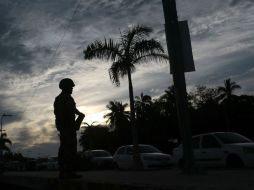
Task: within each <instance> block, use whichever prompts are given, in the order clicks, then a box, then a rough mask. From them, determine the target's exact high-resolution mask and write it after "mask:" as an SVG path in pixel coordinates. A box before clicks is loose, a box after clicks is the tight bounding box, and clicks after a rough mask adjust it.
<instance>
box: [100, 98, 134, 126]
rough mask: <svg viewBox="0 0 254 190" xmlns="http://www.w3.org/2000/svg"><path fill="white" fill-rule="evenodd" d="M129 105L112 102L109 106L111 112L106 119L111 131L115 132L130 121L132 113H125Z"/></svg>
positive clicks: (106, 115)
mask: <svg viewBox="0 0 254 190" xmlns="http://www.w3.org/2000/svg"><path fill="white" fill-rule="evenodd" d="M127 106H128V104H123V103H122V102H118V101H115V100H114V101H110V102H109V103H108V104H107V106H106V107H107V108H108V109H109V110H110V112H109V113H107V114H105V115H104V118H107V121H106V122H107V123H108V124H109V127H110V129H111V130H115V129H116V128H118V127H120V126H121V124H123V123H124V122H129V121H130V112H129V111H125V109H126V108H127Z"/></svg>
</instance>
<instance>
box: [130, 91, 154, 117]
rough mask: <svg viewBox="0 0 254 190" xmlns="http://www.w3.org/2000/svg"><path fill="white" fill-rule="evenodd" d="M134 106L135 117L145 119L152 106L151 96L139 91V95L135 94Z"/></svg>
mask: <svg viewBox="0 0 254 190" xmlns="http://www.w3.org/2000/svg"><path fill="white" fill-rule="evenodd" d="M134 106H135V111H136V117H137V118H143V119H147V117H148V116H149V115H148V114H149V113H150V111H151V106H152V98H151V96H149V95H144V94H143V93H141V94H140V96H135V101H134Z"/></svg>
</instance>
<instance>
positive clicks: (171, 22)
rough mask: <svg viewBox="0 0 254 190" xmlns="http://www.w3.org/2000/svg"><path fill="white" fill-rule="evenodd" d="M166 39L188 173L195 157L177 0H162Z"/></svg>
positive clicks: (184, 161)
mask: <svg viewBox="0 0 254 190" xmlns="http://www.w3.org/2000/svg"><path fill="white" fill-rule="evenodd" d="M162 4H163V11H164V18H165V32H166V41H167V47H168V53H169V60H170V64H171V69H172V71H171V73H172V74H173V82H174V90H175V99H176V107H177V116H178V124H179V128H180V134H181V138H182V145H183V169H184V172H185V173H186V174H192V173H193V172H194V159H193V152H192V142H191V129H190V118H189V111H188V101H187V92H186V82H185V75H184V58H183V47H182V39H181V35H180V29H179V22H178V18H177V9H176V2H175V0H162Z"/></svg>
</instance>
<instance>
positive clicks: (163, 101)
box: [158, 85, 176, 116]
mask: <svg viewBox="0 0 254 190" xmlns="http://www.w3.org/2000/svg"><path fill="white" fill-rule="evenodd" d="M174 90H175V89H174V85H171V86H169V87H168V89H167V90H165V91H164V94H163V95H162V96H160V97H159V99H158V104H159V105H160V108H161V109H160V113H161V114H162V115H165V116H170V115H171V114H172V113H173V112H174V111H175V110H176V102H175V92H174Z"/></svg>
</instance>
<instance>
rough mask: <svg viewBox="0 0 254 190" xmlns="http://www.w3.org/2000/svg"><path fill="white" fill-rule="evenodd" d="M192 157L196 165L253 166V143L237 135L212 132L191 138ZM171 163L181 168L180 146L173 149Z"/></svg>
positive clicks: (181, 152)
mask: <svg viewBox="0 0 254 190" xmlns="http://www.w3.org/2000/svg"><path fill="white" fill-rule="evenodd" d="M192 146H193V155H194V160H195V163H196V164H198V165H202V166H206V167H210V166H213V167H214V166H227V167H244V166H246V167H251V166H254V142H253V141H251V140H250V139H248V138H247V137H244V136H242V135H240V134H238V133H233V132H213V133H205V134H200V135H196V136H193V137H192ZM173 162H174V163H175V164H178V165H179V166H182V163H183V151H182V144H180V145H179V146H178V147H177V148H175V149H173Z"/></svg>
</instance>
